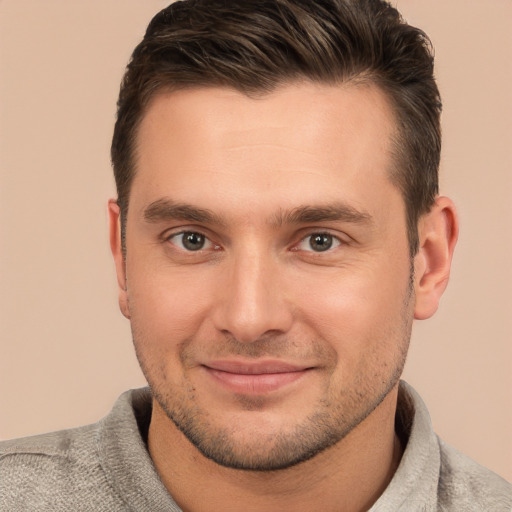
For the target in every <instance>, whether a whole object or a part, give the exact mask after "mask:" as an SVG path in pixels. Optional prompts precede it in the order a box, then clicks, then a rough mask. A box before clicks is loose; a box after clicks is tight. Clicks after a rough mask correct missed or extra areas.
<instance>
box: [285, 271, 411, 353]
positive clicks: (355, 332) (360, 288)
mask: <svg viewBox="0 0 512 512" xmlns="http://www.w3.org/2000/svg"><path fill="white" fill-rule="evenodd" d="M325 277H327V278H325ZM408 279H409V277H408V275H407V274H406V273H404V272H400V275H397V274H396V275H390V273H389V272H388V273H387V274H384V273H383V272H379V271H378V269H376V268H366V269H364V271H363V270H361V269H359V270H357V269H339V271H336V272H333V273H332V274H331V275H330V276H324V278H323V279H316V280H315V281H316V282H315V283H314V286H313V283H312V282H310V283H308V282H307V280H305V279H302V280H298V281H297V282H298V286H297V287H296V290H295V292H294V295H295V296H296V297H300V298H301V299H300V302H299V303H298V309H299V310H300V316H301V317H302V319H303V321H304V322H306V324H307V325H309V326H310V327H311V328H312V329H313V331H315V332H316V333H317V335H319V336H320V337H321V338H322V339H324V340H326V341H328V342H329V343H330V344H332V345H333V348H335V349H336V351H337V352H338V355H339V357H340V360H347V359H353V358H357V357H358V356H359V354H365V353H367V351H368V350H371V349H372V346H376V347H379V349H380V348H382V349H384V347H385V346H389V345H390V344H392V343H396V337H397V334H398V332H401V330H402V326H403V322H404V319H403V316H404V307H405V303H406V298H407V289H408Z"/></svg>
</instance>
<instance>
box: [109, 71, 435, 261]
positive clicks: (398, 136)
mask: <svg viewBox="0 0 512 512" xmlns="http://www.w3.org/2000/svg"><path fill="white" fill-rule="evenodd" d="M379 78H380V77H379V74H378V73H376V72H371V71H370V72H369V71H362V72H360V73H355V74H353V75H351V76H347V77H340V78H337V79H336V80H327V79H320V78H311V77H308V76H306V75H305V74H303V75H297V76H290V77H285V78H283V79H278V80H276V82H275V84H273V85H272V87H254V88H250V89H248V88H244V87H243V86H241V85H240V86H237V84H234V83H221V82H220V81H219V82H217V81H214V80H208V81H205V82H195V83H188V84H185V83H170V82H169V83H166V84H160V85H159V86H158V87H155V88H152V89H151V90H150V91H146V94H144V95H143V103H142V106H141V109H140V113H139V116H138V118H137V120H136V122H135V123H134V124H133V126H132V130H131V133H130V137H131V144H130V147H131V148H132V151H131V154H130V155H129V160H128V161H129V167H130V172H129V176H130V180H129V185H128V187H127V190H126V192H127V193H126V197H125V198H124V199H125V204H124V203H123V204H120V203H119V198H118V205H119V207H120V217H121V219H120V220H121V241H122V247H123V254H124V255H126V222H127V217H128V210H129V204H130V195H131V190H132V186H133V182H134V179H135V176H136V174H137V161H138V156H137V155H138V149H139V140H140V137H139V130H140V126H141V124H142V122H143V120H144V118H145V117H146V115H147V113H148V110H149V109H150V108H151V106H152V104H153V103H154V102H155V101H156V100H157V98H158V97H161V96H163V95H167V94H173V93H175V92H179V91H194V90H205V89H214V88H223V89H227V90H232V91H237V92H240V93H242V94H244V95H245V96H247V97H248V98H251V99H262V98H265V97H266V96H268V95H270V94H272V93H274V92H275V91H277V90H278V89H281V88H284V87H286V86H293V85H300V84H304V83H309V84H319V85H327V86H332V87H336V86H339V87H345V86H347V87H356V88H358V87H375V88H377V89H378V90H379V91H380V92H381V93H382V95H383V97H384V98H385V101H386V103H387V104H388V106H389V109H390V112H391V114H392V116H393V118H392V122H391V124H392V130H391V134H390V140H389V148H390V150H389V155H390V158H391V163H390V166H389V168H388V169H386V173H387V175H388V179H389V181H390V183H391V184H392V185H393V186H394V187H396V188H397V190H398V191H399V192H400V195H401V197H402V201H403V205H404V214H405V216H406V229H407V238H408V243H409V252H410V256H411V257H414V255H415V254H416V253H417V251H418V236H417V223H418V220H419V218H420V217H421V215H423V214H425V213H427V212H420V213H419V215H418V216H417V218H415V219H412V218H410V217H411V207H410V206H409V204H408V195H407V188H406V186H405V185H404V184H402V183H401V180H400V177H401V176H403V175H404V174H405V173H406V172H407V170H406V168H405V167H406V165H407V156H406V155H404V152H405V151H404V149H405V144H404V142H406V140H407V139H406V136H405V133H404V131H405V126H404V127H403V128H402V129H400V125H401V124H402V123H401V122H400V120H401V116H400V113H399V108H398V105H397V104H396V100H395V98H394V97H393V94H391V92H390V91H389V90H388V89H387V88H386V86H385V84H384V83H383V81H382V80H380V79H379ZM430 206H431V205H430ZM413 222H414V223H415V225H414V226H413V225H412V223H413Z"/></svg>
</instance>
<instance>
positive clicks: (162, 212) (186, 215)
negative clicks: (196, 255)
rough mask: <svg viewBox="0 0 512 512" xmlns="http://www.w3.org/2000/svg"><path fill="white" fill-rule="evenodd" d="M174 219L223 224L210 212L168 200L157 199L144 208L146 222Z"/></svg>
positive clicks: (221, 220)
mask: <svg viewBox="0 0 512 512" xmlns="http://www.w3.org/2000/svg"><path fill="white" fill-rule="evenodd" d="M175 219H180V220H185V221H189V222H200V223H204V224H218V225H224V224H225V223H224V221H223V219H222V218H221V217H219V216H218V215H216V214H215V213H213V212H212V211H211V210H208V209H206V208H199V207H197V206H193V205H191V204H186V203H177V202H175V201H173V200H172V199H168V198H163V199H158V200H157V201H154V202H152V203H151V204H149V205H148V206H147V207H146V208H144V220H145V221H146V222H150V223H156V222H161V221H169V220H175Z"/></svg>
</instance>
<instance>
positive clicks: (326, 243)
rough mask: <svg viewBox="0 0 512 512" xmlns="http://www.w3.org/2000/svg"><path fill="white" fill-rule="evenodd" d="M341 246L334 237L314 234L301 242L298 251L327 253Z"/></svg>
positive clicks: (325, 234)
mask: <svg viewBox="0 0 512 512" xmlns="http://www.w3.org/2000/svg"><path fill="white" fill-rule="evenodd" d="M340 245H341V242H340V240H339V239H338V238H336V237H335V236H334V235H331V234H329V233H312V234H310V235H308V236H307V237H305V238H303V239H302V240H301V241H300V243H299V245H298V246H297V249H298V250H301V251H313V252H325V251H328V250H329V249H332V248H335V247H338V246H340Z"/></svg>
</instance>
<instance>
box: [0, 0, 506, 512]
mask: <svg viewBox="0 0 512 512" xmlns="http://www.w3.org/2000/svg"><path fill="white" fill-rule="evenodd" d="M439 115H440V100H439V94H438V90H437V87H436V84H435V82H434V80H433V75H432V57H431V53H430V51H429V42H428V39H427V38H426V36H425V35H424V34H423V33H422V32H420V31H419V30H417V29H415V28H413V27H410V26H408V25H406V24H405V23H403V22H402V20H401V19H400V18H399V15H398V13H397V12H396V11H395V10H394V9H393V8H391V7H390V6H389V5H388V4H386V3H384V2H381V1H378V0H372V1H370V0H368V1H360V2H349V1H343V0H331V1H327V0H325V1H318V2H311V1H305V0H294V1H291V0H280V1H274V2H260V1H255V0H250V1H245V2H235V1H228V0H226V1H222V2H220V1H218V2H215V1H209V2H207V1H195V2H193V1H187V2H180V3H176V4H173V5H172V6H170V7H169V8H167V9H165V10H164V11H162V12H161V13H159V14H158V15H157V16H156V17H155V18H154V19H153V21H152V22H151V24H150V26H149V27H148V30H147V33H146V36H145V38H144V40H143V42H142V43H141V44H140V45H139V46H138V47H137V49H136V50H135V52H134V54H133V57H132V61H131V63H130V64H129V66H128V70H127V73H126V75H125V78H124V80H123V84H122V87H121V92H120V98H119V104H118V119H117V123H116V128H115V132H114V138H113V143H112V161H113V166H114V173H115V177H116V183H117V189H118V198H117V200H116V201H111V202H110V204H109V215H110V225H111V246H112V252H113V255H114V260H115V263H116V269H117V277H118V283H119V301H120V307H121V311H122V312H123V314H124V315H125V316H126V317H127V318H129V319H130V322H131V326H132V332H133V340H134V345H135V349H136V353H137V356H138V359H139V362H140V364H141V367H142V369H143V371H144V374H145V376H146V378H147V380H148V383H149V385H150V389H151V393H149V391H148V390H138V391H132V392H128V393H126V394H125V395H123V396H122V397H121V398H120V399H119V401H118V402H117V404H116V405H115V407H114V409H113V411H112V413H111V414H110V415H109V416H108V417H106V418H105V419H104V420H102V421H101V422H99V423H98V424H96V425H92V426H88V427H82V428H79V429H75V430H71V431H66V432H60V433H54V434H48V435H45V436H40V437H35V438H32V439H25V440H19V441H11V442H6V443H4V444H3V446H2V459H1V460H2V465H1V466H0V468H1V469H0V477H1V481H2V482H5V484H3V485H2V490H1V491H0V493H1V498H0V503H1V504H2V507H3V508H2V509H5V510H184V511H192V512H195V511H207V510H208V511H216V510H222V511H234V510H237V511H238V510H249V511H252V510H258V511H259V510H265V511H269V510H270V511H271V510H279V511H282V510H293V511H301V510H318V509H319V510H326V511H338V510H341V511H356V510H376V511H387V510H389V511H391V510H393V511H395V510H404V511H405V510H407V511H411V510H412V511H414V510H496V511H497V510H509V509H510V507H511V505H512V491H511V487H510V485H509V484H507V483H506V482H504V481H503V480H502V479H500V478H499V477H498V476H496V475H494V474H492V473H491V472H489V471H488V470H486V469H484V468H482V467H480V466H478V465H477V464H476V463H474V462H472V461H470V460H469V459H467V458H465V457H464V456H463V455H461V454H459V453H458V452H456V451H455V450H453V449H451V448H450V447H448V446H446V445H445V444H444V443H443V442H442V441H440V440H438V439H437V437H436V436H435V434H434V433H433V432H432V427H431V425H430V420H429V418H428V413H427V411H426V408H425V406H424V404H423V403H422V401H421V399H420V398H419V396H418V395H417V394H416V393H415V392H414V390H413V389H412V388H410V387H409V386H407V385H406V384H405V383H400V382H399V378H400V375H401V372H402V369H403V365H404V362H405V357H406V353H407V349H408V343H409V338H410V331H411V325H412V321H413V318H417V319H423V318H428V317H430V316H431V315H432V314H433V313H434V312H435V310H436V308H437V305H438V301H439V298H440V296H441V294H442V293H443V291H444V289H445V287H446V284H447V280H448V276H449V270H450V262H451V256H452V253H453V249H454V246H455V242H456V238H457V231H458V226H457V218H456V213H455V209H454V206H453V204H452V202H451V201H450V200H449V199H447V198H444V197H440V196H438V185H437V170H438V164H439V152H440V129H439Z"/></svg>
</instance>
